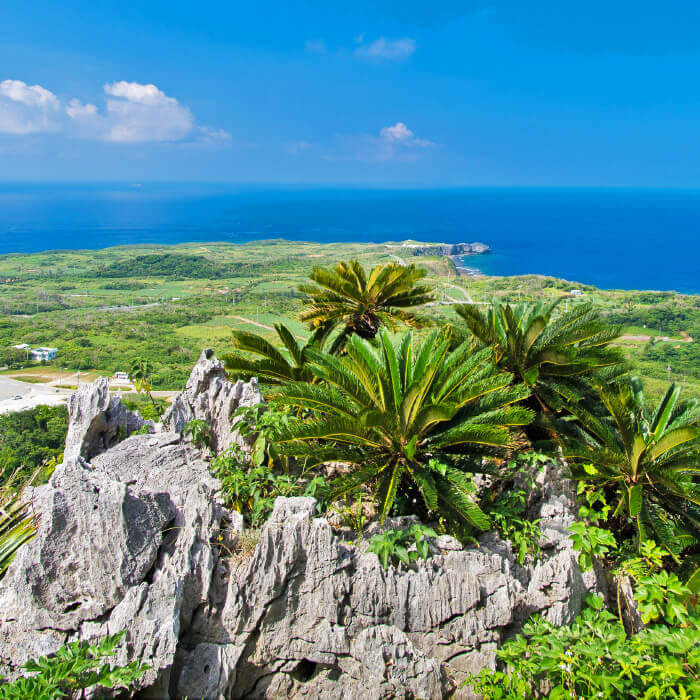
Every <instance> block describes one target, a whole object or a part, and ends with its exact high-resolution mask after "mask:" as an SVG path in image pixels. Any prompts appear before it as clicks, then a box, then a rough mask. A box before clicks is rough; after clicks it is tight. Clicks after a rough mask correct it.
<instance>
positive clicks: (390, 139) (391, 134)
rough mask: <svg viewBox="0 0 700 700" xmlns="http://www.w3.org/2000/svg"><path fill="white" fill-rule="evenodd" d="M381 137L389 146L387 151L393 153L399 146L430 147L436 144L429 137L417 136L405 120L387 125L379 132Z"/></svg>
mask: <svg viewBox="0 0 700 700" xmlns="http://www.w3.org/2000/svg"><path fill="white" fill-rule="evenodd" d="M379 138H380V140H381V141H382V142H383V143H384V144H385V145H386V146H388V147H389V148H388V149H387V150H386V152H387V153H392V154H395V153H396V152H397V149H399V148H430V147H431V146H434V145H435V144H434V143H433V142H432V141H429V140H428V139H419V138H417V137H416V135H415V134H414V133H413V132H412V131H411V130H410V129H409V128H408V127H407V126H406V125H405V124H404V123H403V122H396V124H393V125H392V126H385V127H384V128H383V129H382V130H381V131H380V132H379Z"/></svg>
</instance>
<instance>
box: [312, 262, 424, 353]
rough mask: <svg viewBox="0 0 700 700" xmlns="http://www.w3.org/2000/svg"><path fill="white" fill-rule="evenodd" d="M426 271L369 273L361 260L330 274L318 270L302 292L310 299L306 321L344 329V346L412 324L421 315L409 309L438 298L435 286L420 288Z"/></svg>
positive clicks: (400, 268) (385, 268)
mask: <svg viewBox="0 0 700 700" xmlns="http://www.w3.org/2000/svg"><path fill="white" fill-rule="evenodd" d="M425 275H426V271H425V270H424V269H422V268H419V267H417V266H416V265H406V266H404V265H399V264H396V263H388V264H385V265H378V266H377V267H374V268H372V269H371V270H370V271H369V274H368V273H367V272H366V271H365V269H364V267H362V265H361V264H360V263H359V262H358V261H357V260H351V261H350V262H339V263H337V264H336V265H335V266H334V267H333V268H331V269H330V270H328V269H326V268H322V267H315V268H314V269H313V270H312V272H311V274H310V276H309V277H310V279H311V280H312V281H313V282H315V284H304V285H301V286H300V287H299V291H301V292H303V293H304V294H305V295H306V297H307V298H306V300H305V302H304V305H305V308H304V310H303V311H302V313H301V320H302V321H304V322H305V323H308V324H310V326H311V327H312V328H316V327H318V326H323V325H330V326H331V327H332V328H337V327H339V326H340V327H341V328H342V333H341V336H340V337H339V342H338V345H339V344H341V343H342V342H344V340H345V339H346V337H347V336H349V335H352V334H356V335H359V336H360V337H361V338H367V339H370V338H374V337H375V336H376V334H377V331H378V330H379V328H380V326H381V325H382V324H385V325H389V326H391V327H392V328H393V327H395V325H396V324H397V322H406V323H411V322H414V321H415V316H414V315H413V314H411V313H410V312H408V311H406V309H410V308H415V307H416V306H420V305H422V304H426V303H427V302H429V301H431V300H432V299H433V295H432V292H431V290H430V287H428V286H427V285H422V284H418V283H419V282H420V280H422V279H423V278H424V277H425Z"/></svg>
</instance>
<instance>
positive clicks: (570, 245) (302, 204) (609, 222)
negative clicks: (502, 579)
mask: <svg viewBox="0 0 700 700" xmlns="http://www.w3.org/2000/svg"><path fill="white" fill-rule="evenodd" d="M265 238H286V239H289V240H311V241H318V242H342V241H366V242H383V241H390V240H391V241H400V240H405V239H407V238H411V239H416V240H420V241H441V242H443V241H444V242H448V243H459V242H462V241H464V242H472V241H481V242H483V243H486V244H488V245H489V246H491V248H492V250H493V253H492V254H491V255H486V256H476V257H470V258H467V260H466V264H467V265H469V266H472V267H477V268H479V269H481V270H482V271H484V272H486V273H488V274H496V275H517V274H528V273H538V274H547V275H555V276H557V277H563V278H565V279H568V280H572V281H576V282H581V283H587V284H594V285H597V286H600V287H604V288H620V289H659V290H676V291H679V292H687V293H698V292H700V190H651V189H647V190H628V189H605V190H603V189H600V190H599V189H551V188H546V189H545V188H542V189H530V188H517V189H510V188H488V189H486V188H484V189H480V188H469V189H449V190H361V189H339V188H334V189H301V188H289V187H287V188H282V187H280V188H264V189H263V188H244V187H233V186H228V187H226V186H221V185H203V184H202V185H153V184H144V185H135V184H123V185H114V184H105V185H81V184H75V185H48V184H44V185H41V184H0V254H2V253H14V252H35V251H41V250H55V249H79V248H103V247H107V246H115V245H128V244H137V243H184V242H188V241H230V242H233V243H243V242H246V241H251V240H260V239H265Z"/></svg>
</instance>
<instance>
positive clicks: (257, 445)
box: [232, 404, 290, 474]
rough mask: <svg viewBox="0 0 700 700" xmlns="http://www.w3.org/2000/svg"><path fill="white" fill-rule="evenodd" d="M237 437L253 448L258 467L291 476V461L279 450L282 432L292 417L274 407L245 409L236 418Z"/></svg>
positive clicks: (235, 415)
mask: <svg viewBox="0 0 700 700" xmlns="http://www.w3.org/2000/svg"><path fill="white" fill-rule="evenodd" d="M232 420H233V425H234V427H235V429H236V431H237V432H238V434H239V435H240V436H241V437H242V438H243V439H244V440H246V441H247V442H248V443H249V444H251V445H252V450H251V455H250V459H251V462H252V463H253V465H255V466H256V467H259V466H262V465H263V464H266V465H267V466H268V467H269V468H270V469H272V468H273V467H274V466H275V465H277V466H279V467H280V468H281V469H282V471H283V472H284V473H285V474H287V473H289V467H290V465H289V459H288V457H287V456H286V455H285V454H283V453H281V452H280V449H279V447H278V446H277V435H278V433H279V431H280V430H281V429H283V428H285V427H286V426H287V425H288V424H289V414H288V413H287V412H285V411H284V410H280V409H279V407H277V406H275V405H274V404H257V405H256V406H242V407H241V408H239V409H238V410H237V411H236V412H235V413H234V414H233V418H232Z"/></svg>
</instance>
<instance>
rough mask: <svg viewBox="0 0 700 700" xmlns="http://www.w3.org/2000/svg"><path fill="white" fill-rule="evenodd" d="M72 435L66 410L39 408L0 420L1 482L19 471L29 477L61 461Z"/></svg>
mask: <svg viewBox="0 0 700 700" xmlns="http://www.w3.org/2000/svg"><path fill="white" fill-rule="evenodd" d="M67 432H68V412H67V410H66V407H65V406H37V407H36V408H33V409H31V410H29V411H20V412H18V413H8V414H6V415H4V416H0V466H1V468H2V474H1V475H0V479H3V480H5V479H7V478H8V477H9V476H10V475H11V474H12V473H14V472H16V471H18V470H19V472H20V478H23V477H27V476H29V475H30V474H31V473H32V472H34V470H35V469H36V468H37V467H38V466H40V465H41V463H42V462H44V461H46V460H50V459H51V458H56V457H59V456H60V455H61V454H62V452H63V445H64V443H65V440H66V433H67Z"/></svg>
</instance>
